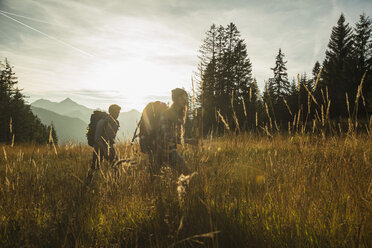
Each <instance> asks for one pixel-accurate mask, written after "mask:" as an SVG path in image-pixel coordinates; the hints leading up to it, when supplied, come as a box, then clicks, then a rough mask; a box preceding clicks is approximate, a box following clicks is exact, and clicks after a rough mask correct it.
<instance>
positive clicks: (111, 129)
mask: <svg viewBox="0 0 372 248" xmlns="http://www.w3.org/2000/svg"><path fill="white" fill-rule="evenodd" d="M120 110H121V107H120V106H119V105H116V104H112V105H110V107H109V109H108V112H109V114H107V113H106V112H102V111H94V113H93V114H92V115H91V117H90V124H89V129H88V133H87V138H88V144H89V145H90V146H93V148H94V151H93V158H92V165H91V168H90V169H89V172H88V178H87V183H90V181H91V180H92V177H93V172H94V171H95V170H98V169H99V168H100V165H101V163H102V161H103V159H107V161H109V162H110V163H111V165H113V164H114V162H115V161H116V160H117V155H116V151H115V149H114V143H115V137H116V133H117V131H118V129H119V121H118V120H117V119H118V117H119V114H120Z"/></svg>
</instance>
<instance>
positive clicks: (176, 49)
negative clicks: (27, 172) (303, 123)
mask: <svg viewBox="0 0 372 248" xmlns="http://www.w3.org/2000/svg"><path fill="white" fill-rule="evenodd" d="M0 3H1V5H0V10H4V11H7V12H11V13H15V14H17V15H22V16H25V17H29V19H25V18H23V19H22V17H17V16H13V17H14V18H15V19H18V20H21V21H23V22H25V23H26V24H27V25H30V26H32V27H34V28H37V29H38V30H40V31H42V32H44V33H46V34H48V35H50V36H52V37H55V38H56V39H58V40H61V41H63V42H66V43H68V44H70V45H71V46H73V47H76V48H78V49H81V50H83V51H86V52H87V53H90V54H93V55H94V57H93V58H91V57H88V56H85V55H84V54H82V53H80V52H78V51H77V50H76V49H72V48H71V47H68V46H65V45H63V44H60V43H58V42H56V41H54V40H53V39H50V38H47V37H45V36H42V35H40V34H39V33H37V32H35V31H33V30H30V29H28V28H26V27H24V26H21V25H19V24H18V23H16V22H14V21H11V20H9V19H7V18H4V17H3V16H0V23H1V24H0V59H4V58H5V57H8V58H9V59H10V61H11V63H12V64H13V65H14V66H15V70H16V73H17V76H18V77H19V79H20V80H19V81H20V87H21V88H24V89H25V92H30V94H31V93H32V94H38V93H40V94H43V92H44V93H45V94H46V95H49V96H53V97H54V98H60V99H63V98H65V97H64V96H65V95H69V96H76V97H80V98H81V99H83V100H84V101H87V102H89V104H102V105H106V104H107V102H108V101H110V97H112V98H113V99H115V100H117V101H122V102H123V103H124V104H125V105H127V106H135V105H136V104H137V106H138V108H140V107H142V106H143V105H144V104H145V102H146V101H148V100H151V99H148V98H146V96H150V98H151V97H154V96H155V95H158V96H161V95H163V96H164V95H166V94H167V93H168V92H170V89H172V88H175V87H185V88H186V89H188V88H190V87H191V85H190V84H191V82H190V77H191V75H192V71H195V70H196V68H197V64H198V59H197V51H198V49H199V47H200V45H201V43H202V40H203V39H204V35H205V32H206V31H207V30H208V29H209V27H210V26H211V24H212V23H215V24H217V25H223V26H226V25H227V24H228V23H229V22H234V23H235V24H236V25H237V27H238V29H239V30H240V32H241V35H242V38H244V39H245V41H246V44H247V51H248V56H249V58H250V59H251V62H252V66H253V75H254V76H255V77H256V78H257V80H258V82H259V85H260V86H261V87H262V86H263V83H264V80H266V79H268V78H269V77H271V76H272V71H271V70H270V68H271V67H273V66H274V60H275V56H276V55H277V52H278V49H279V48H282V50H283V52H284V54H285V55H286V57H285V59H286V60H287V61H288V63H287V68H288V71H289V76H290V78H291V77H293V76H295V75H296V74H297V73H302V72H304V71H306V72H311V69H312V66H313V64H314V63H315V61H316V60H319V61H320V62H322V60H323V59H324V53H325V49H326V46H327V43H328V39H329V36H330V33H331V28H332V26H334V25H336V23H337V19H338V17H339V15H340V13H341V11H343V12H344V13H345V16H346V19H347V21H348V22H350V23H351V24H353V23H355V21H357V19H358V18H359V14H361V13H362V12H363V11H365V12H367V13H368V10H371V3H370V2H369V1H364V0H363V1H362V0H359V1H346V0H337V1H336V0H329V1H323V0H316V1H305V0H301V1H298V0H281V1H269V0H262V1H246V0H232V1H223V0H204V1H191V0H178V1H174V0H153V1H146V0H136V1H132V0H111V1H99V0H79V1H75V0H64V1H59V0H37V1H36V0H5V1H0ZM369 12H371V11H369ZM30 18H33V19H36V20H38V21H35V20H31V19H30ZM40 21H41V22H40ZM81 89H83V90H81ZM107 89H109V90H107ZM53 90H54V93H53V94H51V92H52V91H53ZM141 95H142V96H141ZM164 99H165V98H164Z"/></svg>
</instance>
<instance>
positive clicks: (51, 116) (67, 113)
mask: <svg viewBox="0 0 372 248" xmlns="http://www.w3.org/2000/svg"><path fill="white" fill-rule="evenodd" d="M31 109H32V111H33V112H34V113H35V114H39V115H41V116H39V118H40V119H41V121H42V123H44V124H47V125H49V124H50V121H53V124H54V125H55V128H56V132H57V136H58V137H60V141H61V142H62V143H63V142H66V141H73V142H75V143H84V142H86V137H85V133H86V127H87V126H88V123H89V122H90V116H91V114H92V113H93V111H94V110H95V109H90V108H88V107H86V106H84V105H82V104H79V103H77V102H75V101H73V100H72V99H71V98H69V97H67V98H66V99H64V100H62V101H60V102H52V101H50V100H47V99H43V98H41V99H38V100H36V101H34V102H32V103H31ZM40 109H42V110H46V111H49V112H45V111H44V112H42V110H40ZM40 113H42V114H40ZM55 114H57V115H55ZM69 118H73V119H69ZM140 118H141V113H140V112H139V111H138V110H136V109H132V110H130V111H127V112H121V113H120V115H119V117H118V120H119V122H120V128H119V130H118V135H117V138H118V140H119V141H125V140H127V139H128V138H130V137H131V135H132V134H133V132H134V130H135V128H136V126H137V123H138V122H139V120H140ZM75 119H79V120H80V121H81V122H78V121H76V120H75ZM69 121H70V122H71V124H69V123H70V122H69ZM60 123H64V125H66V126H67V127H68V128H67V130H68V129H70V131H71V133H73V134H74V135H76V137H77V138H76V139H74V136H72V137H71V135H70V134H69V133H68V132H67V131H66V130H65V129H66V128H65V126H64V125H60ZM82 123H85V127H84V130H83V128H82ZM57 126H58V127H57Z"/></svg>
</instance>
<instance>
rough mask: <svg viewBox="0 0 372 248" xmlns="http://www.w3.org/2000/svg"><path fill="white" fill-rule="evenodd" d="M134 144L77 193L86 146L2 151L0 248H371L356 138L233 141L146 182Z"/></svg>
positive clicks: (364, 170) (365, 146)
mask: <svg viewBox="0 0 372 248" xmlns="http://www.w3.org/2000/svg"><path fill="white" fill-rule="evenodd" d="M137 149H138V147H137V146H135V145H134V146H131V145H120V146H119V147H118V150H119V151H120V153H121V154H120V156H121V157H122V158H132V159H133V161H134V162H135V163H136V164H134V165H129V164H124V165H122V166H121V167H120V169H119V170H118V171H116V172H115V171H114V170H113V169H111V168H107V166H106V167H103V169H102V171H101V172H99V173H96V174H95V175H94V178H93V183H92V184H91V185H90V187H89V188H86V187H85V186H84V183H83V182H84V180H85V177H86V174H87V170H88V167H89V164H90V160H91V152H92V151H91V150H90V148H89V147H84V146H73V147H72V146H63V147H58V148H57V152H55V150H54V148H53V147H52V148H51V149H50V148H48V147H35V146H32V145H28V146H14V147H11V146H2V149H1V157H0V199H1V200H0V246H1V247H59V246H67V247H71V246H78V247H94V246H100V247H166V246H176V247H200V246H209V247H247V246H248V247H301V246H304V247H372V139H371V136H370V135H368V134H360V135H347V136H345V137H329V138H327V139H324V137H322V136H317V135H312V136H308V135H293V136H283V135H274V137H272V138H269V137H262V136H261V135H253V134H241V135H236V136H233V135H232V136H228V137H223V138H219V139H213V140H210V141H207V140H206V141H204V143H203V144H200V145H199V147H198V148H193V147H186V148H185V149H184V157H185V159H186V161H187V162H188V164H189V165H190V167H191V168H192V169H193V170H194V171H196V172H197V173H198V174H197V175H195V176H194V177H193V178H192V179H191V180H190V184H189V186H188V187H187V188H186V193H185V194H184V195H183V198H182V199H179V195H178V193H177V185H179V184H177V175H175V174H176V172H175V171H174V170H172V169H167V168H165V169H163V170H162V173H161V174H160V175H159V176H156V177H153V178H151V177H150V175H149V173H148V172H147V170H146V166H145V165H146V163H145V161H144V160H143V158H142V156H141V155H140V154H139V153H138V151H137Z"/></svg>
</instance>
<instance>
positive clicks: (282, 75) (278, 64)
mask: <svg viewBox="0 0 372 248" xmlns="http://www.w3.org/2000/svg"><path fill="white" fill-rule="evenodd" d="M286 63H287V61H284V54H283V53H282V50H281V49H280V48H279V53H278V55H277V56H276V58H275V67H274V68H271V70H273V72H274V77H273V80H272V82H271V87H272V89H273V90H274V95H273V100H274V102H275V103H278V102H279V99H281V98H283V97H285V96H286V95H287V94H288V93H289V88H290V83H289V81H288V74H287V68H286V66H285V64H286Z"/></svg>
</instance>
